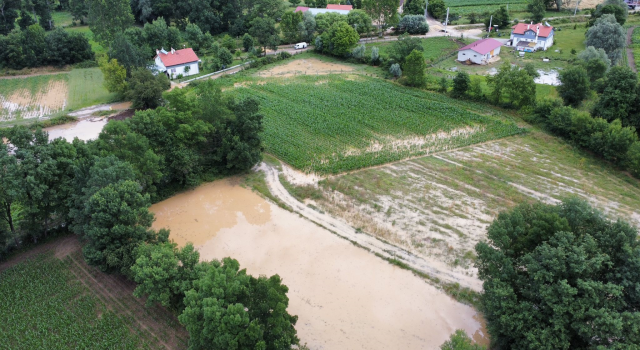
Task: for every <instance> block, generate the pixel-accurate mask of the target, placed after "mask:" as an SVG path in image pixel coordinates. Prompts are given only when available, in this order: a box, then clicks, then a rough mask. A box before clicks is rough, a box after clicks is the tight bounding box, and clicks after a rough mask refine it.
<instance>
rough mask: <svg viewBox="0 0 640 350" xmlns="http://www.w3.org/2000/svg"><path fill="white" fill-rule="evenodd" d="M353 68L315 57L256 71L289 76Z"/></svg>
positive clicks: (339, 71)
mask: <svg viewBox="0 0 640 350" xmlns="http://www.w3.org/2000/svg"><path fill="white" fill-rule="evenodd" d="M353 70H354V69H353V67H351V66H348V65H344V64H340V63H329V62H323V61H321V60H319V59H316V58H307V59H299V60H293V61H291V62H289V63H287V64H283V65H280V66H276V67H273V68H271V69H269V70H265V71H260V72H258V75H259V76H262V77H269V76H278V77H290V76H294V75H326V74H338V73H349V72H352V71H353Z"/></svg>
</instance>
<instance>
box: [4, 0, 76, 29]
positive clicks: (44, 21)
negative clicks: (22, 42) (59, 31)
mask: <svg viewBox="0 0 640 350" xmlns="http://www.w3.org/2000/svg"><path fill="white" fill-rule="evenodd" d="M68 8H69V1H65V0H63V1H57V2H54V1H53V0H28V1H21V0H4V1H2V2H1V3H0V14H2V15H1V16H0V35H7V34H9V33H10V32H11V31H12V30H14V28H16V25H18V26H19V27H20V29H23V30H24V29H26V28H27V27H29V26H30V25H32V24H36V23H39V24H40V26H41V27H42V28H44V29H45V30H53V29H54V23H53V19H52V16H51V12H52V11H53V10H66V9H68Z"/></svg>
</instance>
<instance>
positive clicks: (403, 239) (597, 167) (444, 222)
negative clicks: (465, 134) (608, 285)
mask: <svg viewBox="0 0 640 350" xmlns="http://www.w3.org/2000/svg"><path fill="white" fill-rule="evenodd" d="M285 175H288V173H285ZM318 189H319V190H321V191H322V192H321V193H322V195H321V196H320V197H319V198H315V199H314V200H311V199H308V200H307V203H309V204H311V205H314V206H315V207H318V208H320V209H321V210H323V211H325V212H327V213H330V214H332V215H334V216H336V217H341V218H342V219H344V220H345V221H347V222H349V223H350V224H351V226H353V227H360V228H361V229H362V231H364V232H367V233H370V234H372V235H375V236H377V237H379V238H381V239H384V240H386V241H389V242H392V243H393V244H395V245H397V246H400V247H403V248H405V249H407V250H408V251H410V252H412V253H414V254H416V255H418V256H420V257H423V258H424V259H431V260H435V261H436V262H441V263H442V264H443V265H445V268H446V271H451V272H455V273H459V274H466V275H468V276H471V278H475V279H477V277H476V269H475V268H474V267H473V262H474V260H475V257H476V256H475V250H474V247H475V245H476V244H477V243H478V242H479V241H481V240H484V239H485V237H486V232H487V228H488V227H489V225H490V224H491V222H492V221H493V220H494V219H495V217H496V216H497V215H498V213H499V212H500V211H503V210H507V209H510V208H513V207H514V206H516V205H517V204H518V203H523V202H533V201H542V202H545V203H549V204H556V203H558V202H559V201H560V200H562V199H563V198H567V197H570V196H577V197H579V198H582V199H584V200H586V201H588V202H589V203H590V204H591V205H593V206H594V207H596V208H598V209H600V210H602V211H603V212H604V213H605V214H606V215H607V216H609V217H610V218H612V219H615V218H621V219H624V220H627V221H628V222H629V223H631V224H632V225H634V226H636V227H639V228H640V209H639V208H640V183H639V182H638V181H637V180H634V179H631V178H630V177H628V176H627V175H624V174H621V173H618V172H617V171H616V170H614V169H611V168H610V166H609V165H602V164H600V163H599V162H598V161H597V160H593V159H592V158H590V157H588V156H586V155H584V154H580V153H579V152H577V151H576V150H574V149H573V148H572V147H571V146H569V145H567V144H565V143H563V142H562V141H560V140H558V139H556V138H553V137H551V136H548V135H545V134H542V133H539V132H532V133H530V134H529V135H527V136H517V137H511V138H507V139H503V140H498V141H493V142H488V143H484V144H479V145H475V146H471V147H466V148H460V149H457V150H452V151H448V152H441V153H439V154H436V155H434V156H431V157H423V158H417V159H413V160H408V161H402V162H397V163H393V164H388V165H385V166H381V167H375V168H370V169H366V170H362V171H357V172H353V173H350V174H346V175H341V176H334V177H330V178H328V179H325V180H322V181H320V182H319V183H318ZM433 264H434V266H435V263H433Z"/></svg>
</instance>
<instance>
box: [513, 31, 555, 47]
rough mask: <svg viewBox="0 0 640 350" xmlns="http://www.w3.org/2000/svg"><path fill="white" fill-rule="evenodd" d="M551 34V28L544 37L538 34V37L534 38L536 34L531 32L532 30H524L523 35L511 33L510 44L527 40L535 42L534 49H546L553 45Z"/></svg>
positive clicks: (552, 32) (552, 33) (514, 44)
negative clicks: (547, 35)
mask: <svg viewBox="0 0 640 350" xmlns="http://www.w3.org/2000/svg"><path fill="white" fill-rule="evenodd" d="M532 34H533V35H532ZM553 35H554V31H553V30H552V31H551V33H550V34H549V37H547V38H545V37H541V36H539V37H538V39H537V40H536V34H535V32H532V31H526V32H525V33H524V35H522V34H513V33H511V46H516V45H518V43H519V42H521V41H527V42H532V43H536V49H541V50H545V51H546V50H547V49H548V48H550V47H551V46H552V45H553Z"/></svg>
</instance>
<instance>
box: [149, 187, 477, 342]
mask: <svg viewBox="0 0 640 350" xmlns="http://www.w3.org/2000/svg"><path fill="white" fill-rule="evenodd" d="M238 182H239V180H221V181H216V182H213V183H209V184H205V185H202V186H200V187H198V188H197V189H195V190H192V191H188V192H185V193H182V194H178V195H176V196H174V197H172V198H170V199H168V200H165V201H163V202H160V203H158V204H155V205H153V206H152V207H151V210H152V211H153V212H154V213H155V215H156V221H155V223H154V228H163V227H166V228H170V229H171V236H170V238H172V239H173V240H175V241H176V242H177V243H178V244H180V245H183V244H185V243H186V242H189V241H190V242H193V243H194V245H195V246H196V248H197V249H198V250H199V251H200V254H201V257H202V259H204V260H210V259H220V258H223V257H226V256H231V257H233V258H235V259H238V261H239V262H240V264H241V266H242V267H244V268H246V269H247V271H248V272H249V273H251V274H254V275H273V274H279V275H280V276H281V277H282V278H283V281H284V283H285V284H286V285H287V286H288V287H289V293H288V296H289V299H290V303H289V312H290V313H292V314H295V315H298V316H299V319H298V323H297V325H296V329H297V330H298V335H299V337H300V338H301V339H302V343H305V342H306V343H307V345H308V346H309V347H310V348H311V349H315V350H318V349H435V348H437V347H438V346H439V345H440V344H442V343H443V342H444V341H445V340H446V339H447V338H448V337H449V335H450V334H451V333H453V331H454V330H455V329H464V330H465V331H466V332H467V333H468V334H469V335H471V336H473V337H474V339H476V340H477V341H479V342H483V343H486V341H487V339H486V338H485V337H484V332H483V330H482V325H481V321H482V320H481V319H480V317H479V315H478V314H477V312H476V311H475V310H474V309H473V308H471V307H469V306H466V305H463V304H460V303H458V302H456V301H455V300H453V299H451V298H450V297H449V296H447V295H446V294H444V293H443V292H442V291H440V290H438V289H437V288H435V287H433V286H431V285H429V284H427V283H426V282H424V281H423V280H422V279H420V278H418V277H415V276H414V275H413V274H412V273H410V272H409V271H406V270H403V269H400V268H398V267H395V266H393V265H390V264H388V263H387V262H385V261H384V260H382V259H380V258H378V257H376V256H374V255H373V254H371V253H369V252H367V251H365V250H363V249H361V248H358V247H356V246H354V245H352V244H351V243H349V242H348V241H346V240H344V239H341V238H339V237H337V236H336V235H334V234H332V233H331V232H329V231H327V230H325V229H323V228H320V227H319V226H316V225H315V224H313V223H311V222H309V221H307V220H305V219H303V218H300V217H299V216H298V215H296V214H292V213H290V212H288V211H285V210H283V209H281V208H279V207H277V206H275V205H272V204H271V203H269V202H267V201H265V200H264V199H262V198H261V197H259V196H258V195H257V194H255V193H253V192H251V191H250V190H248V189H245V188H243V187H241V186H240V185H239V184H238Z"/></svg>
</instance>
